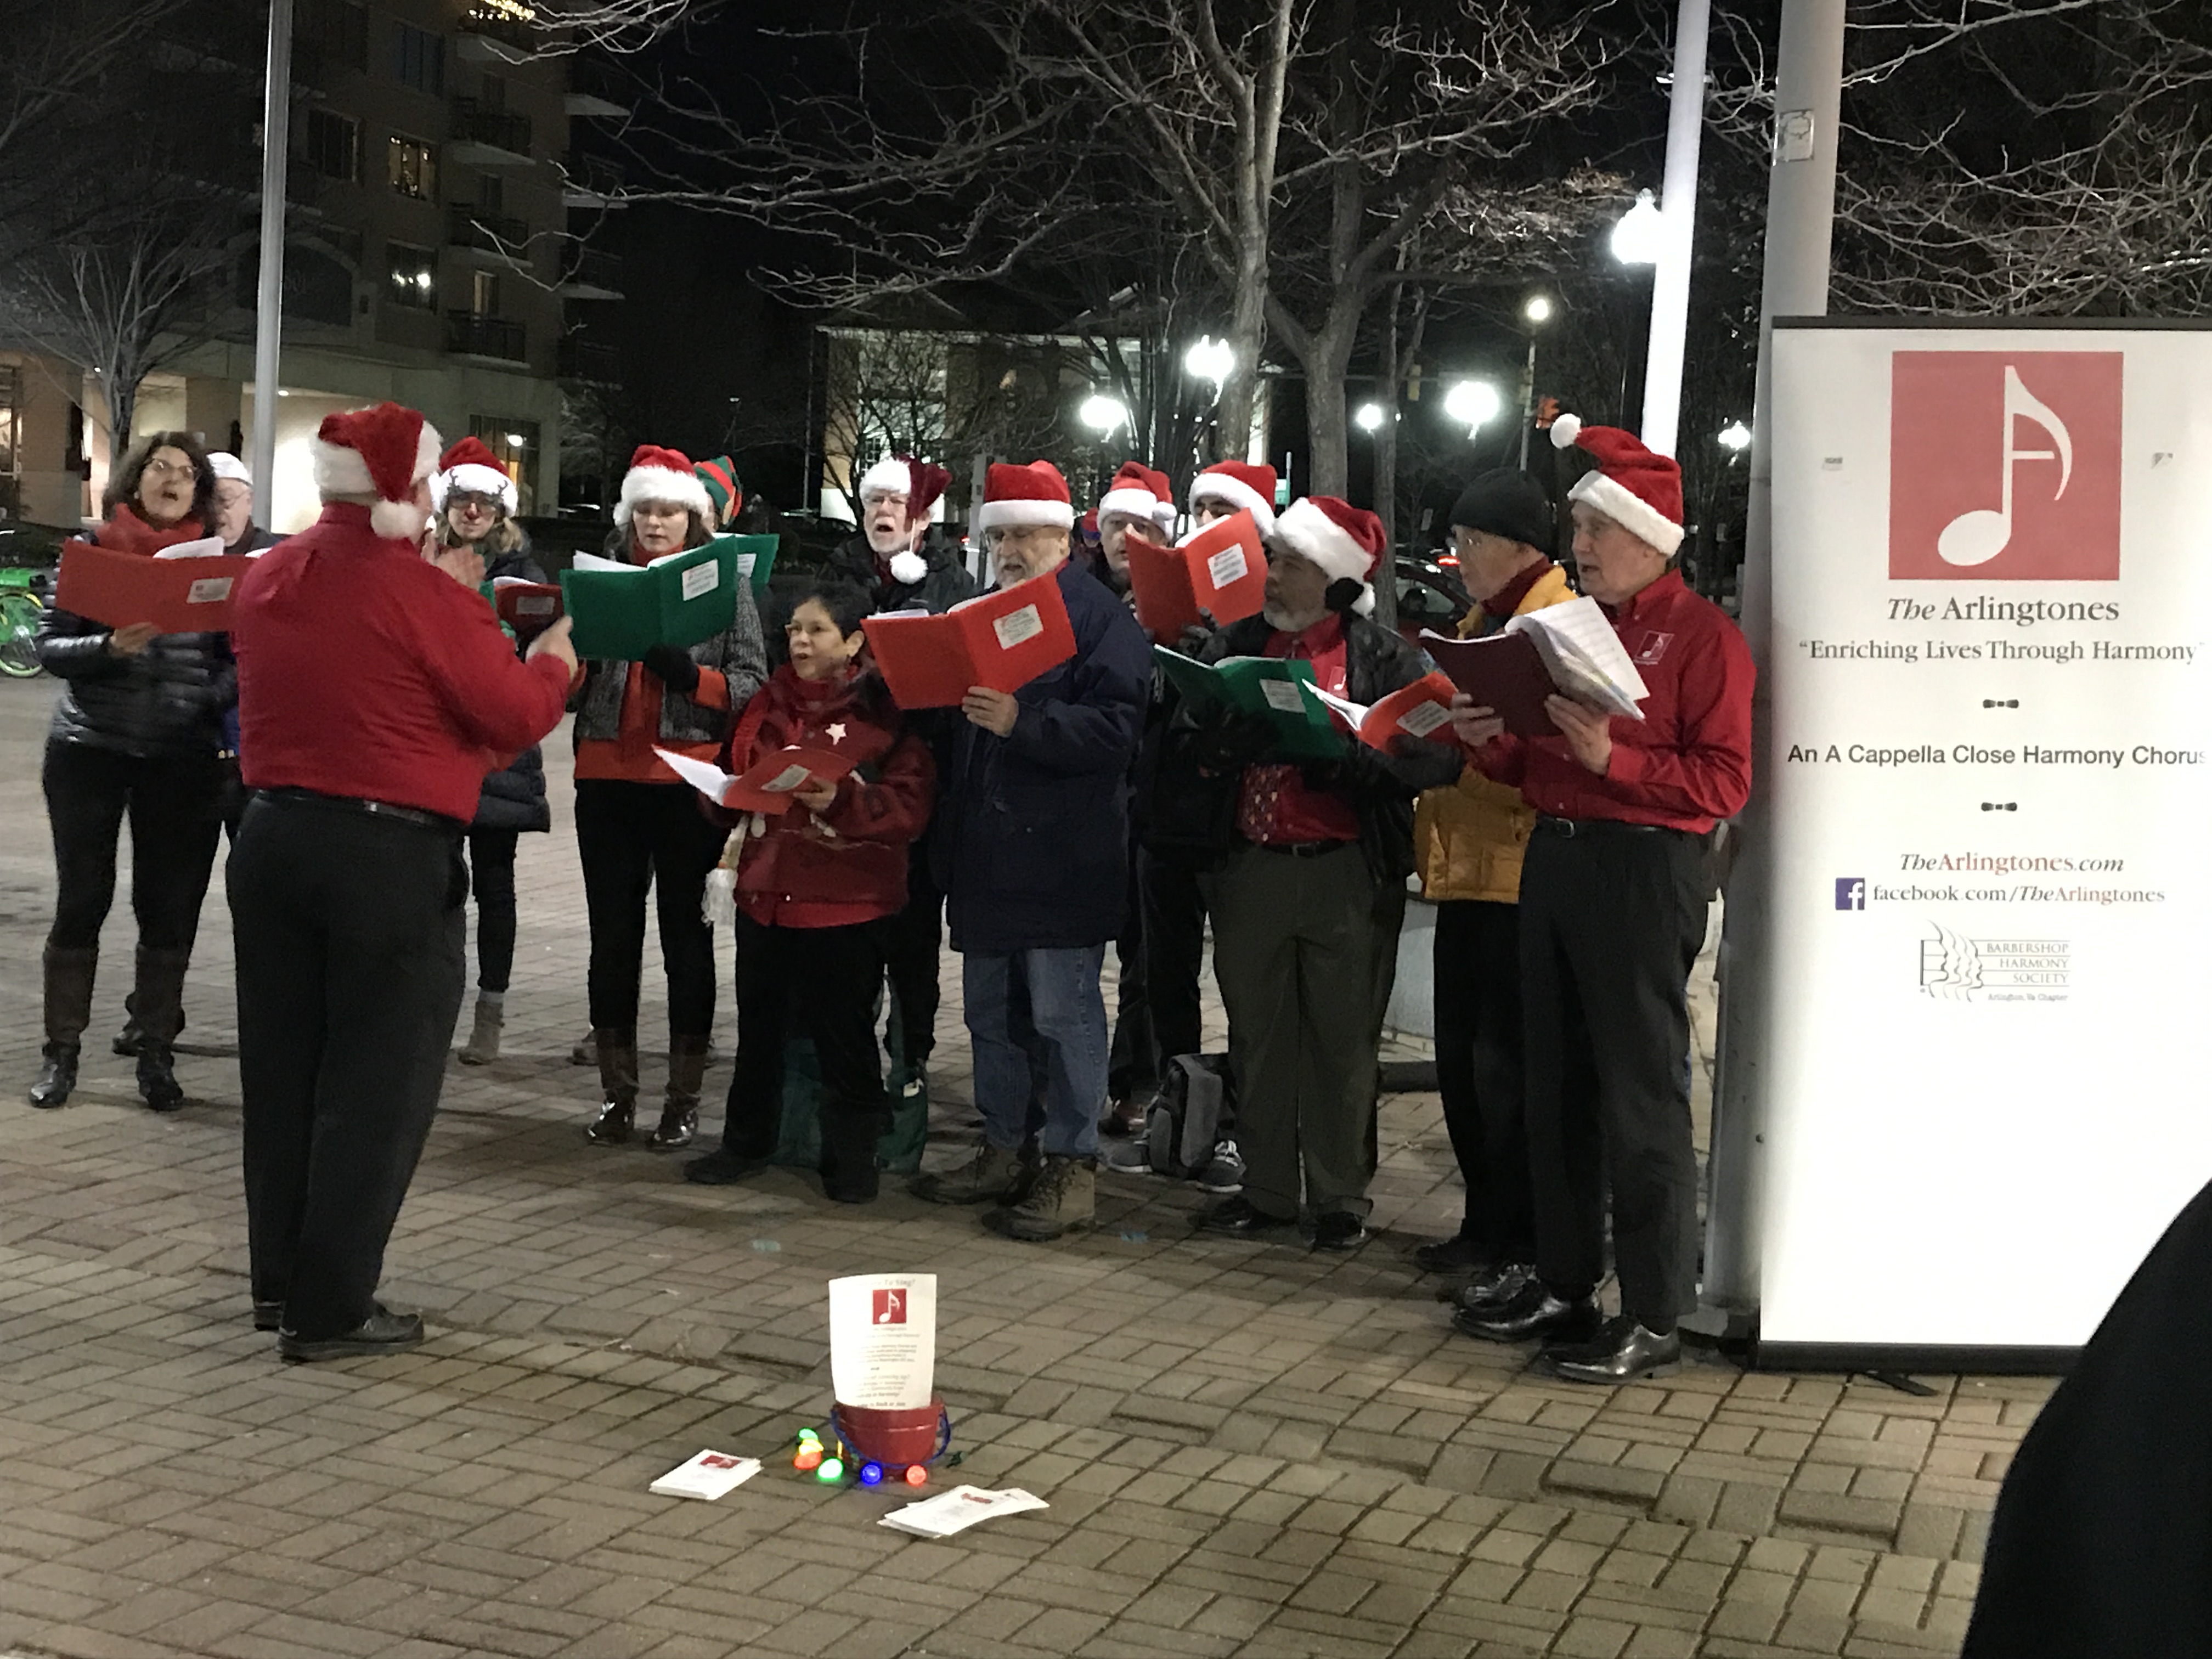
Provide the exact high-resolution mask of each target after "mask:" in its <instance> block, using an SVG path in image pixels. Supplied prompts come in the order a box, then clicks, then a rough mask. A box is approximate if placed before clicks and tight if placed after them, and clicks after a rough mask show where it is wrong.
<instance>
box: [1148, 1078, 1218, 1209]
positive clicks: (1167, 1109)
mask: <svg viewBox="0 0 2212 1659" xmlns="http://www.w3.org/2000/svg"><path fill="white" fill-rule="evenodd" d="M1233 1099H1234V1090H1233V1087H1232V1085H1231V1083H1230V1080H1229V1056H1228V1055H1226V1054H1177V1055H1176V1057H1175V1058H1174V1059H1173V1060H1170V1061H1169V1062H1168V1066H1167V1075H1166V1076H1165V1077H1164V1078H1163V1079H1160V1090H1159V1092H1158V1094H1157V1095H1155V1096H1153V1097H1152V1109H1151V1110H1150V1111H1148V1112H1147V1113H1146V1115H1145V1155H1146V1162H1147V1163H1148V1164H1150V1165H1151V1166H1152V1173H1153V1174H1155V1175H1164V1176H1175V1177H1176V1179H1178V1180H1188V1179H1189V1178H1190V1177H1191V1176H1194V1175H1196V1174H1197V1173H1198V1172H1199V1171H1200V1170H1202V1169H1204V1168H1205V1167H1206V1164H1207V1162H1208V1161H1209V1160H1210V1159H1211V1158H1212V1157H1213V1148H1214V1146H1215V1143H1216V1142H1218V1140H1219V1139H1221V1137H1222V1133H1223V1132H1224V1130H1225V1127H1226V1126H1227V1125H1228V1123H1229V1120H1230V1107H1231V1103H1232V1101H1233Z"/></svg>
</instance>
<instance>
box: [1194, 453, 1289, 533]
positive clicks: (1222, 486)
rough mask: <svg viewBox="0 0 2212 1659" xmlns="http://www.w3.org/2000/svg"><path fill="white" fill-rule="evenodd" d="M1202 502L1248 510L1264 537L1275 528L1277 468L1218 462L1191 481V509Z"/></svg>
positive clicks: (1235, 462)
mask: <svg viewBox="0 0 2212 1659" xmlns="http://www.w3.org/2000/svg"><path fill="white" fill-rule="evenodd" d="M1200 501H1219V502H1221V503H1222V504H1223V505H1225V506H1226V507H1228V508H1229V510H1230V511H1231V513H1235V512H1237V511H1238V510H1239V509H1242V510H1243V511H1244V512H1247V513H1250V514H1251V515H1252V521H1253V523H1255V524H1256V525H1257V526H1259V527H1260V533H1261V535H1262V536H1264V535H1266V534H1267V532H1269V531H1271V530H1273V528H1274V527H1275V469H1274V468H1273V467H1272V466H1263V465H1258V464H1256V463H1254V462H1251V461H1216V462H1215V463H1214V464H1213V465H1212V466H1209V467H1207V468H1206V470H1205V471H1203V472H1201V473H1200V474H1199V475H1198V476H1197V477H1195V478H1193V479H1192V480H1191V481H1190V510H1191V511H1192V512H1194V513H1195V512H1197V511H1198V504H1199V503H1200Z"/></svg>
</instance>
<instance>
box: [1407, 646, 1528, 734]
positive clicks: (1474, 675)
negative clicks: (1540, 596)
mask: <svg viewBox="0 0 2212 1659" xmlns="http://www.w3.org/2000/svg"><path fill="white" fill-rule="evenodd" d="M1419 644H1420V646H1421V647H1422V649H1424V650H1425V651H1426V652H1427V653H1429V655H1430V656H1431V657H1433V658H1435V659H1436V664H1437V667H1439V668H1441V669H1443V671H1444V673H1445V674H1446V675H1447V676H1448V677H1449V678H1450V680H1451V683H1452V684H1454V685H1456V686H1457V687H1459V689H1460V690H1462V691H1464V692H1466V693H1467V695H1468V696H1470V697H1472V698H1474V702H1475V706H1476V707H1477V708H1493V709H1495V710H1497V711H1498V714H1500V715H1501V716H1502V717H1503V718H1504V721H1505V729H1506V730H1507V731H1508V732H1511V733H1512V734H1513V735H1514V736H1515V737H1516V738H1553V737H1557V736H1558V735H1559V727H1558V726H1555V725H1553V723H1552V717H1551V715H1550V714H1547V713H1546V712H1545V710H1544V699H1545V698H1547V697H1549V696H1553V694H1554V693H1555V692H1557V691H1558V690H1559V687H1558V686H1557V685H1556V684H1553V680H1552V671H1551V670H1550V669H1548V668H1547V667H1545V666H1544V659H1543V656H1542V654H1541V653H1540V652H1538V650H1537V649H1536V642H1535V641H1534V640H1532V639H1530V638H1529V637H1528V635H1526V634H1525V633H1511V634H1492V635H1490V637H1489V638H1487V639H1481V640H1454V639H1447V638H1445V637H1444V636H1443V635H1441V634H1430V633H1424V634H1423V635H1421V637H1420V641H1419Z"/></svg>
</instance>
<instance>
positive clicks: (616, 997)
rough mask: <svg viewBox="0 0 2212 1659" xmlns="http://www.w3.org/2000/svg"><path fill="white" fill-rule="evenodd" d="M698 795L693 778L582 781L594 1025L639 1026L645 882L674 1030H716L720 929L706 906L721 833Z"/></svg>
mask: <svg viewBox="0 0 2212 1659" xmlns="http://www.w3.org/2000/svg"><path fill="white" fill-rule="evenodd" d="M698 800H699V792H698V791H697V790H696V789H694V788H692V787H691V786H690V784H688V783H632V782H629V781H626V780H621V779H601V778H580V779H578V780H577V782H576V850H577V852H578V853H579V854H581V855H582V858H583V861H584V908H585V912H586V915H587V917H588V918H589V920H590V922H591V928H592V958H591V968H590V970H589V975H588V977H587V980H586V990H587V994H588V997H589V1000H590V1003H591V1009H592V1028H593V1029H594V1030H635V1027H636V1025H637V1003H638V978H639V975H641V973H642V971H643V969H644V966H645V899H646V893H647V890H648V889H650V890H652V893H653V903H654V908H656V910H657V911H658V912H659V921H660V961H661V966H662V967H663V969H665V971H666V973H667V975H668V1034H669V1036H671V1037H678V1036H687V1037H703V1036H707V1035H708V1033H709V1032H710V1031H712V1030H713V1029H714V929H713V928H711V927H708V925H707V923H706V921H705V919H704V918H703V917H702V915H700V913H699V904H700V900H701V899H702V897H703V896H704V895H705V893H706V889H707V873H708V872H709V871H710V870H712V869H713V868H714V866H715V864H716V863H717V862H718V861H719V860H720V858H721V856H722V842H723V840H724V836H723V833H722V831H720V829H716V828H715V827H714V825H713V824H711V823H708V822H707V819H706V817H705V815H704V814H703V813H702V812H701V811H700V810H699V805H698Z"/></svg>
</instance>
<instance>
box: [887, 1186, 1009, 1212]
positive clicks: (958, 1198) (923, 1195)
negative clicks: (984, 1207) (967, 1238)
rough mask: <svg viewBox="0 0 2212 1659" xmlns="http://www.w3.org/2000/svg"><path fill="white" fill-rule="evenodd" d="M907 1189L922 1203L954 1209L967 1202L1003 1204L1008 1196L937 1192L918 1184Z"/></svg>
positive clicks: (1002, 1194)
mask: <svg viewBox="0 0 2212 1659" xmlns="http://www.w3.org/2000/svg"><path fill="white" fill-rule="evenodd" d="M907 1190H908V1192H910V1193H912V1194H914V1195H915V1197H916V1198H918V1199H921V1200H922V1201H923V1202H924V1203H927V1204H943V1205H946V1206H951V1207H952V1208H955V1209H957V1208H959V1207H960V1206H963V1205H968V1204H1004V1203H1006V1200H1007V1198H1008V1196H1009V1194H1006V1193H957V1194H956V1193H939V1192H936V1191H933V1190H931V1189H927V1188H922V1187H921V1186H918V1185H917V1186H913V1187H909V1188H907Z"/></svg>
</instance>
